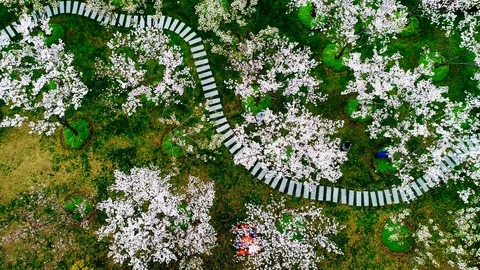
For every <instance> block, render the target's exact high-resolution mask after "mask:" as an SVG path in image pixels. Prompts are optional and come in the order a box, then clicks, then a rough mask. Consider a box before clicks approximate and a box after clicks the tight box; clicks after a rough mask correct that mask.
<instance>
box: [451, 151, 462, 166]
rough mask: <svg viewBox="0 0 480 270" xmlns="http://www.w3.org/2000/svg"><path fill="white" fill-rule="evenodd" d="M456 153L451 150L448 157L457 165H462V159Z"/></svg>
mask: <svg viewBox="0 0 480 270" xmlns="http://www.w3.org/2000/svg"><path fill="white" fill-rule="evenodd" d="M455 155H456V154H455V153H453V152H450V153H449V154H448V157H449V158H450V159H451V160H452V161H453V162H454V163H455V165H460V160H459V159H458V158H457V157H456V156H455Z"/></svg>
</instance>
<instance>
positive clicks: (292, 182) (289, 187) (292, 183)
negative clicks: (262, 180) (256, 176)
mask: <svg viewBox="0 0 480 270" xmlns="http://www.w3.org/2000/svg"><path fill="white" fill-rule="evenodd" d="M286 180H287V179H285V178H283V181H286ZM295 183H296V182H295V181H290V185H289V186H288V192H287V194H288V195H290V196H292V195H293V188H294V187H295ZM282 184H283V183H282ZM280 188H282V186H281V185H280ZM280 192H282V191H280Z"/></svg>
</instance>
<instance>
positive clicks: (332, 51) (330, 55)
mask: <svg viewBox="0 0 480 270" xmlns="http://www.w3.org/2000/svg"><path fill="white" fill-rule="evenodd" d="M340 50H341V48H340V49H339V48H337V46H336V45H335V44H332V43H331V44H328V45H327V46H326V47H325V49H323V51H322V60H323V64H324V65H325V66H326V67H328V68H333V70H334V71H337V72H339V71H344V70H346V69H347V67H346V66H345V65H344V63H343V57H344V56H345V57H346V58H348V56H349V53H348V52H347V51H345V52H344V54H343V55H342V56H341V57H340V58H338V59H336V58H335V55H337V53H339V52H340Z"/></svg>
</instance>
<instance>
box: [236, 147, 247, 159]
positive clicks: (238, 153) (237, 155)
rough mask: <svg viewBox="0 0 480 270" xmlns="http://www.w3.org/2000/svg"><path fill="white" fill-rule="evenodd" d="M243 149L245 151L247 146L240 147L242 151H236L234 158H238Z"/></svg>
mask: <svg viewBox="0 0 480 270" xmlns="http://www.w3.org/2000/svg"><path fill="white" fill-rule="evenodd" d="M243 151H245V148H242V149H240V151H238V152H237V153H235V154H234V155H233V158H234V159H237V158H238V157H239V156H241V155H242V153H243Z"/></svg>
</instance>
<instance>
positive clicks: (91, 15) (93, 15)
mask: <svg viewBox="0 0 480 270" xmlns="http://www.w3.org/2000/svg"><path fill="white" fill-rule="evenodd" d="M96 17H97V11H96V10H92V14H90V19H92V20H95V18H96Z"/></svg>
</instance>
